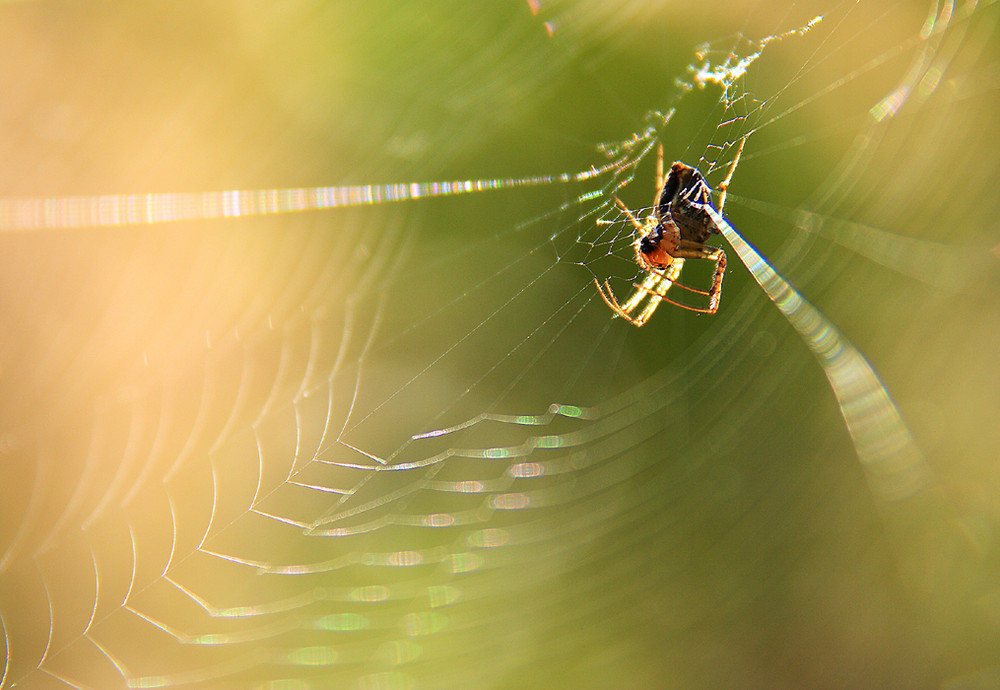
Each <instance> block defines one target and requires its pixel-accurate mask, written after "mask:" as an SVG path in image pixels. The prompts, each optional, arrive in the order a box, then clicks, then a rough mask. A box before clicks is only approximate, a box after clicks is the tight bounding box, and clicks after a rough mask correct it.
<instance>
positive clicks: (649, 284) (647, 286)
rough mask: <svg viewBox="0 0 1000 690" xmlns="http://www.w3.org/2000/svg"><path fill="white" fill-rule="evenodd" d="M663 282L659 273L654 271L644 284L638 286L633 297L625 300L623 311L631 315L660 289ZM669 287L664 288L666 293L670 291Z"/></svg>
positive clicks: (648, 274)
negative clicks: (646, 298) (644, 300)
mask: <svg viewBox="0 0 1000 690" xmlns="http://www.w3.org/2000/svg"><path fill="white" fill-rule="evenodd" d="M661 282H662V276H660V275H659V274H658V273H654V272H652V271H651V272H649V273H647V274H646V278H645V280H643V281H642V284H641V285H636V286H635V288H636V289H635V291H634V292H633V293H632V296H631V297H629V298H628V299H627V300H625V304H623V305H622V311H624V312H626V313H628V314H631V313H632V312H633V311H634V310H635V308H636V307H638V306H639V303H640V302H642V300H643V299H644V298H645V297H646V296H647V295H650V294H654V293H655V290H656V289H657V288H658V287H659V285H658V284H659V283H661ZM669 287H670V285H669V284H668V285H667V287H666V288H664V291H666V290H667V289H669Z"/></svg>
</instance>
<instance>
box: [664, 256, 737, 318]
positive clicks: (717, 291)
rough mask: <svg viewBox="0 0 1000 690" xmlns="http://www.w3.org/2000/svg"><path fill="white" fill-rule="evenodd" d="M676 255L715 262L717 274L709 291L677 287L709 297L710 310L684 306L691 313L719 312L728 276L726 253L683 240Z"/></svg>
mask: <svg viewBox="0 0 1000 690" xmlns="http://www.w3.org/2000/svg"><path fill="white" fill-rule="evenodd" d="M675 255H676V256H678V257H682V258H685V259H708V260H709V261H714V262H715V273H714V274H713V275H712V286H711V287H710V288H709V289H708V290H707V291H705V290H695V289H694V288H690V287H688V286H687V285H681V284H680V283H677V284H676V285H677V287H682V288H684V289H685V290H690V291H691V292H697V293H698V294H700V295H706V296H707V297H708V308H707V309H697V308H694V307H688V306H685V305H680V306H683V307H684V308H685V309H690V310H691V311H697V312H701V313H703V314H714V313H715V312H716V311H718V310H719V300H720V299H722V279H723V278H724V277H725V275H726V253H725V252H724V251H722V250H721V249H720V248H718V247H710V246H708V245H706V244H701V243H700V242H692V241H690V240H681V243H680V246H678V247H677V249H676V250H675Z"/></svg>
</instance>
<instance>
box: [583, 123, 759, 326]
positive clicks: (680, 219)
mask: <svg viewBox="0 0 1000 690" xmlns="http://www.w3.org/2000/svg"><path fill="white" fill-rule="evenodd" d="M745 142H746V140H745V139H744V140H742V141H740V144H739V148H738V149H737V151H736V156H735V158H734V159H733V164H732V166H731V167H730V169H729V173H728V175H726V179H725V180H724V181H723V182H722V184H720V185H719V192H720V200H719V206H720V208H721V207H722V205H723V204H724V203H725V193H726V189H727V187H728V186H729V181H730V179H732V176H733V172H734V171H735V170H736V165H737V163H738V162H739V159H740V154H742V153H743V144H744V143H745ZM656 188H657V192H656V198H655V200H654V201H653V204H654V206H653V212H652V213H651V214H650V215H649V216H647V217H646V220H645V222H640V221H639V220H638V219H637V218H636V217H635V215H633V213H632V212H631V211H630V210H629V209H628V207H627V206H625V204H623V203H622V202H621V200H620V199H619V198H618V197H615V203H616V204H618V207H619V208H620V209H621V210H622V211H624V212H625V215H626V216H628V219H629V221H630V222H631V223H632V225H634V226H635V228H636V231H637V233H636V238H635V243H634V246H635V260H636V263H638V264H639V266H641V267H642V269H643V270H644V271H645V272H646V277H645V279H644V280H643V281H642V283H640V284H638V285H635V290H634V291H633V293H632V295H631V296H630V297H629V298H628V299H627V300H625V303H624V304H620V303H619V302H618V299H617V298H616V297H615V294H614V292H612V291H611V285H610V283H609V282H608V281H607V280H605V281H604V285H603V286H602V285H601V284H600V283H599V282H598V280H597V278H594V284H595V285H596V286H597V290H598V291H599V292H600V293H601V298H603V299H604V302H605V303H606V304H607V305H608V306H609V307H611V310H612V311H614V312H615V314H617V315H618V316H620V317H622V318H623V319H625V320H626V321H628V322H629V323H630V324H632V325H633V326H642V325H644V324H645V323H646V322H647V321H649V318H650V317H651V316H652V315H653V312H654V311H656V307H658V306H659V304H660V302H669V303H670V304H673V305H675V306H678V307H681V308H683V309H688V310H690V311H695V312H700V313H702V314H714V313H715V312H716V311H717V310H718V308H719V298H720V297H722V278H723V276H724V275H725V272H726V253H725V252H724V251H722V250H721V249H719V248H718V247H710V246H708V245H706V244H705V241H706V240H707V239H708V238H709V237H710V236H711V235H716V234H719V228H718V226H717V224H716V221H715V220H713V219H712V214H710V213H709V212H708V211H707V210H706V208H712V210H713V211H714V207H713V206H712V189H711V188H710V187H709V186H708V183H707V182H705V178H704V176H703V175H702V174H701V172H699V171H698V170H697V169H695V168H692V167H691V166H689V165H685V164H684V163H681V162H677V163H674V164H673V165H672V166H670V172H669V173H668V174H667V177H666V179H664V177H663V147H662V146H660V147H659V148H658V150H657V164H656ZM685 259H709V260H710V261H714V262H715V274H714V275H713V277H712V286H711V287H710V288H709V289H708V290H698V289H696V288H693V287H689V286H687V285H684V284H682V283H679V282H677V278H678V277H679V276H680V273H681V269H682V268H683V267H684V260H685ZM671 286H677V287H679V288H682V289H684V290H687V291H688V292H693V293H695V294H698V295H704V296H706V297H707V298H708V306H707V307H693V306H690V305H687V304H681V303H680V302H675V301H674V300H672V299H670V298H669V297H667V296H666V293H667V290H669V289H670V288H671ZM646 298H648V299H649V301H648V302H647V303H646V306H645V307H643V308H642V309H641V310H640V311H639V314H638V316H635V315H634V312H635V311H636V310H637V309H638V307H639V305H640V304H642V301H643V300H644V299H646Z"/></svg>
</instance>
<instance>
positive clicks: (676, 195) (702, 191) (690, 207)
mask: <svg viewBox="0 0 1000 690" xmlns="http://www.w3.org/2000/svg"><path fill="white" fill-rule="evenodd" d="M711 205H712V190H711V188H710V187H709V186H708V183H707V182H705V178H704V176H702V174H701V172H700V171H699V170H697V169H696V168H692V167H691V166H689V165H685V164H684V163H680V162H678V163H674V164H673V165H672V166H670V174H669V175H667V179H666V181H665V182H664V184H663V189H662V190H661V191H660V194H659V197H658V198H657V200H656V217H657V218H658V219H659V220H660V222H661V223H667V222H672V223H673V224H674V225H676V226H677V228H678V229H679V231H680V238H681V239H684V240H691V241H692V242H698V243H701V244H704V243H705V241H706V240H707V239H708V238H709V237H710V236H711V235H712V234H715V233H718V229H716V227H715V223H713V222H712V219H711V217H710V216H709V215H708V212H707V211H706V210H705V207H706V206H711Z"/></svg>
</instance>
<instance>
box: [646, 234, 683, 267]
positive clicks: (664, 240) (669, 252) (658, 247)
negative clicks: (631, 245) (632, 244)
mask: <svg viewBox="0 0 1000 690" xmlns="http://www.w3.org/2000/svg"><path fill="white" fill-rule="evenodd" d="M677 236H678V232H677V228H676V226H673V224H672V223H671V224H669V225H664V224H662V223H658V224H657V225H656V227H655V228H653V229H652V230H651V231H649V232H648V233H646V234H645V235H643V236H642V237H641V238H639V241H638V243H637V244H636V253H637V254H638V257H639V261H640V262H641V263H642V264H643V265H644V266H645V267H646V268H658V269H664V268H666V267H668V266H669V265H670V264H671V262H673V260H674V257H673V252H674V251H675V250H676V249H677V244H678V239H677Z"/></svg>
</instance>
